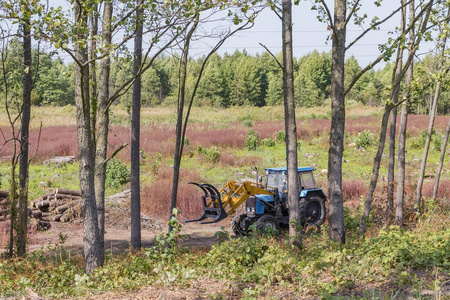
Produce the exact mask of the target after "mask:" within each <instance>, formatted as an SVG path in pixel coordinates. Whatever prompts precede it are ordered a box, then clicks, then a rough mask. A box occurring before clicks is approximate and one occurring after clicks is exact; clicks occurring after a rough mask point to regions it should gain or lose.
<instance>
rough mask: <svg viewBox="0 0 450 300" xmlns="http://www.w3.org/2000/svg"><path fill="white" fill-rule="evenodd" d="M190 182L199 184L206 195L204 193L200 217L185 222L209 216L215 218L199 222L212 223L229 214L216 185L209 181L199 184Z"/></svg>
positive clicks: (196, 220)
mask: <svg viewBox="0 0 450 300" xmlns="http://www.w3.org/2000/svg"><path fill="white" fill-rule="evenodd" d="M189 184H193V185H196V186H198V187H199V188H201V189H202V191H203V192H204V193H205V194H204V195H202V203H203V213H202V215H201V216H200V217H199V218H197V219H194V220H187V221H184V223H189V222H199V221H203V220H205V219H207V218H211V219H213V220H212V221H207V222H200V223H199V224H211V223H217V222H220V221H222V220H223V219H225V218H226V217H227V216H228V214H227V212H226V211H225V209H224V208H223V205H222V200H221V198H220V193H219V191H218V190H217V189H216V188H215V187H214V186H212V185H210V184H207V183H203V184H199V183H195V182H189Z"/></svg>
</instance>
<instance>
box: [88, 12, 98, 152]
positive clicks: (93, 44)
mask: <svg viewBox="0 0 450 300" xmlns="http://www.w3.org/2000/svg"><path fill="white" fill-rule="evenodd" d="M90 14H91V16H90V19H91V37H96V36H97V34H98V5H97V4H93V9H92V11H91V12H90ZM89 50H90V51H89V60H90V61H91V63H90V68H91V69H90V71H89V76H90V78H89V80H90V82H89V83H90V90H91V94H90V99H89V101H90V102H91V129H92V143H93V144H94V145H96V133H95V131H96V130H97V128H96V125H97V108H98V101H97V62H96V60H95V56H96V51H97V39H96V38H92V39H91V40H90V49H89Z"/></svg>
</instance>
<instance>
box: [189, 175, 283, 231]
mask: <svg viewBox="0 0 450 300" xmlns="http://www.w3.org/2000/svg"><path fill="white" fill-rule="evenodd" d="M189 184H193V185H196V186H198V187H199V188H201V189H202V190H203V192H204V195H202V202H203V213H202V215H201V216H200V218H198V219H194V220H188V221H185V223H187V222H196V221H202V220H204V219H206V218H212V219H213V220H212V221H209V222H201V223H200V224H209V223H216V222H219V221H221V220H223V219H224V218H226V217H227V216H228V214H231V213H234V212H235V211H236V209H237V208H238V207H239V206H241V205H242V204H243V203H244V202H245V201H246V200H247V199H248V198H249V197H250V196H255V195H256V194H265V195H273V194H274V193H273V192H270V191H268V190H267V189H264V188H263V187H262V186H260V185H259V184H256V183H253V182H251V181H244V182H238V181H235V180H232V181H228V182H227V183H226V184H225V185H224V186H223V187H222V188H221V189H220V190H217V189H216V188H215V187H214V186H212V185H210V184H207V183H204V184H198V183H194V182H189ZM221 195H223V196H221Z"/></svg>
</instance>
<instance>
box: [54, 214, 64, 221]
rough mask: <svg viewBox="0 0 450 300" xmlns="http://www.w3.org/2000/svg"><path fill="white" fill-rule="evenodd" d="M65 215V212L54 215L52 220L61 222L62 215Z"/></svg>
mask: <svg viewBox="0 0 450 300" xmlns="http://www.w3.org/2000/svg"><path fill="white" fill-rule="evenodd" d="M62 216H63V214H58V215H55V216H53V217H52V221H53V222H59V220H60V219H61V217H62Z"/></svg>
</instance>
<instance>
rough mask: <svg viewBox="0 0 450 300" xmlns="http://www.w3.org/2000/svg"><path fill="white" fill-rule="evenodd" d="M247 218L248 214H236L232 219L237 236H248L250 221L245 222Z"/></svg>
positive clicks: (232, 227) (232, 226)
mask: <svg viewBox="0 0 450 300" xmlns="http://www.w3.org/2000/svg"><path fill="white" fill-rule="evenodd" d="M246 218H247V214H239V215H236V216H234V218H233V220H232V221H231V229H232V230H233V232H234V234H235V235H237V236H247V235H248V227H249V224H248V222H245V221H244V220H245V219H246Z"/></svg>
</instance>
